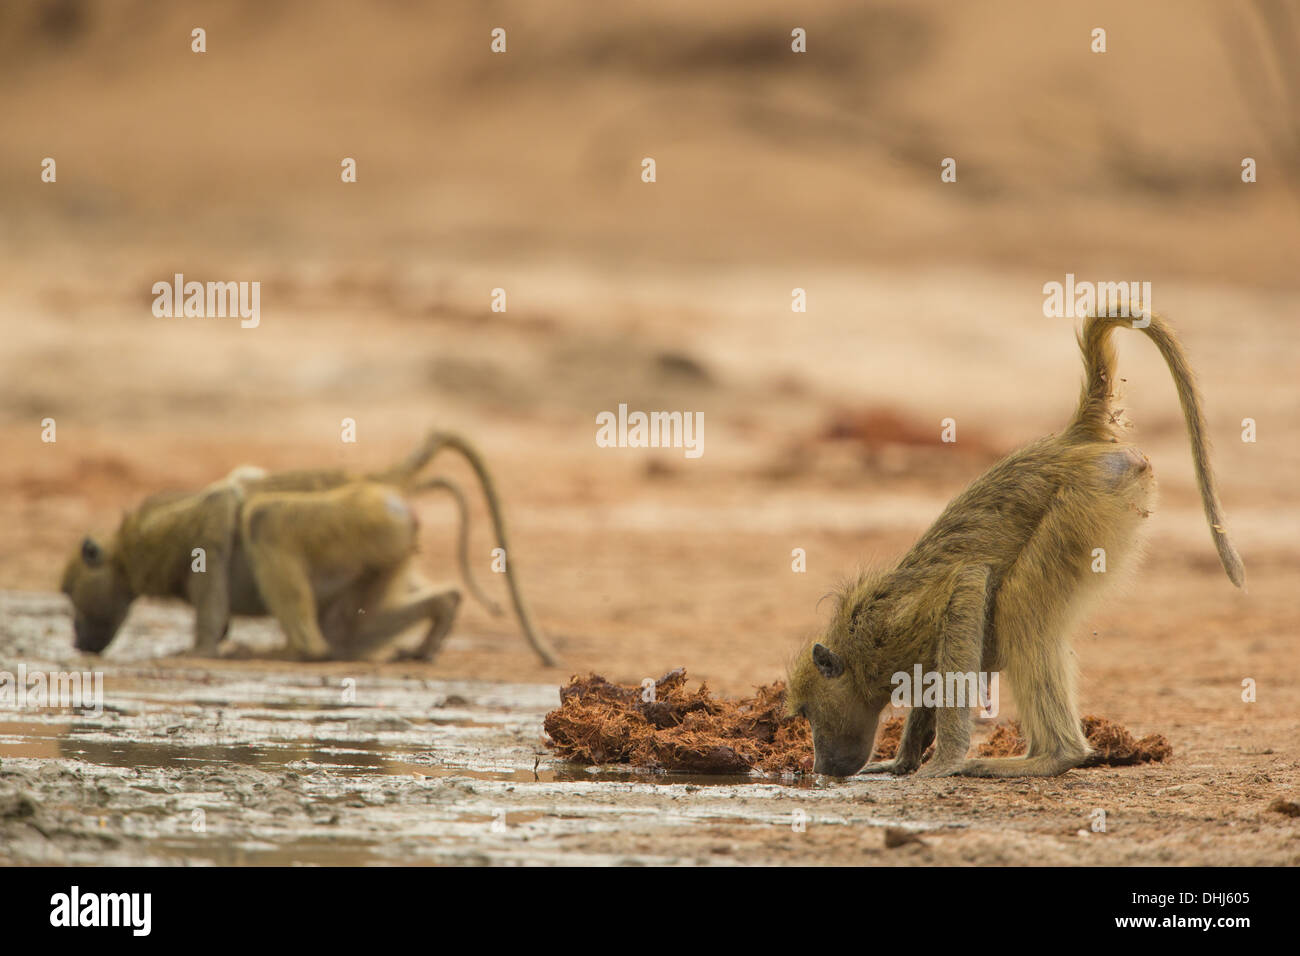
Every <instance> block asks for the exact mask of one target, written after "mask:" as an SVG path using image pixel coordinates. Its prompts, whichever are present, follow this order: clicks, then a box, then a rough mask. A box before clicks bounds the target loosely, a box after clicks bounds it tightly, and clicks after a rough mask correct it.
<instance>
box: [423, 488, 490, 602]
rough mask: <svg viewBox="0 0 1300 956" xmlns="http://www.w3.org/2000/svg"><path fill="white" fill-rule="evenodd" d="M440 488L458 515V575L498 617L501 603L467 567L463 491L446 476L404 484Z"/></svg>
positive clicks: (467, 526)
mask: <svg viewBox="0 0 1300 956" xmlns="http://www.w3.org/2000/svg"><path fill="white" fill-rule="evenodd" d="M435 489H441V490H443V491H447V492H449V493H450V494H451V497H452V499H453V500H454V501H455V502H456V511H457V512H458V513H459V515H460V528H459V531H458V533H457V535H456V560H457V563H459V564H460V576H461V577H462V578H464V579H465V586H466V587H467V588H469V591H470V593H471V594H473V595H474V599H475V600H476V601H478V603H479V604H482V605H483V606H484V607H485V608H487V609H488V611H489V612H490V613H491V614H492V615H493V616H494V617H500V616H501V615H502V614H503V613H505V612H504V611H502V610H501V605H500V604H498V603H497V602H496V601H494V600H492V598H490V597H488V595H487V593H486V592H484V590H483V589H482V588H481V587H479V585H478V581H476V580H475V579H474V575H473V573H472V572H471V571H470V567H469V504H468V503H467V502H466V501H465V493H464V492H463V491H461V490H460V486H459V485H457V484H456V483H455V482H453V481H451V480H450V479H448V478H425V479H424V480H422V481H417V482H415V483H414V484H409V485H407V486H406V490H407V491H408V492H410V493H412V494H413V493H415V492H418V491H433V490H435Z"/></svg>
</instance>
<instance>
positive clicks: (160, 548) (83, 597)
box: [62, 432, 556, 665]
mask: <svg viewBox="0 0 1300 956" xmlns="http://www.w3.org/2000/svg"><path fill="white" fill-rule="evenodd" d="M444 448H451V449H454V450H456V451H459V452H460V453H461V454H462V455H463V456H464V457H465V458H466V460H467V461H468V462H469V464H470V466H471V467H472V468H473V469H474V471H475V473H476V475H477V476H478V479H479V482H480V484H481V485H482V487H483V492H484V496H485V497H486V498H487V504H488V511H489V513H490V514H491V517H492V524H493V529H494V531H495V533H496V539H497V544H498V545H499V547H500V548H501V549H502V551H503V553H504V560H505V562H506V563H505V568H504V570H505V575H504V576H505V579H506V587H507V590H508V591H509V593H510V598H511V602H512V603H513V605H514V608H515V612H516V614H517V615H518V618H519V623H520V625H521V627H522V629H523V631H524V636H525V637H526V638H527V640H528V642H529V644H530V645H531V646H532V648H533V650H534V651H535V652H536V653H537V655H538V657H540V658H541V659H542V661H543V662H544V663H546V664H548V665H553V664H555V663H556V657H555V652H554V651H553V650H552V649H551V647H550V645H549V643H547V641H546V639H545V638H544V637H543V636H542V634H541V632H540V631H539V630H538V628H537V627H536V625H535V624H534V623H533V618H532V614H531V612H530V611H529V609H528V605H527V603H526V602H525V601H524V598H523V593H522V592H521V590H520V588H519V582H518V577H517V573H516V571H515V560H514V555H513V554H510V553H509V545H508V543H507V538H506V528H505V521H504V519H503V517H502V514H501V504H500V499H499V498H498V496H497V491H496V486H495V484H494V482H493V481H492V476H491V474H490V472H489V471H488V469H487V466H486V465H485V463H484V462H483V459H482V457H481V456H480V455H479V453H478V452H477V451H476V450H475V448H474V447H473V446H472V445H471V444H470V443H469V442H467V441H466V440H465V439H464V438H462V437H460V436H458V435H455V434H452V433H449V432H433V433H431V434H430V435H429V436H428V437H427V438H426V439H425V441H424V442H423V443H422V444H421V445H420V447H418V448H417V449H416V450H415V451H414V452H412V453H411V454H410V455H408V456H407V457H406V458H405V459H403V460H402V461H401V462H399V463H398V464H396V465H394V466H392V467H391V468H388V469H386V470H384V471H379V472H372V473H369V474H365V475H359V476H358V475H352V474H349V473H348V472H345V471H342V470H334V469H313V470H301V471H284V472H277V473H271V474H268V473H267V472H264V471H262V470H261V469H258V468H253V467H250V466H243V467H240V468H236V469H235V470H234V471H233V472H231V473H230V474H229V475H227V476H226V477H225V478H223V479H221V480H220V481H217V482H214V483H213V484H211V485H209V486H208V487H206V488H204V489H202V490H201V491H199V492H196V493H192V494H186V493H176V492H168V493H163V494H158V495H154V496H152V497H150V498H148V499H146V500H145V501H144V503H143V504H142V505H141V506H140V507H139V508H137V509H136V510H135V511H133V512H130V513H128V514H126V515H125V516H124V517H123V519H122V522H121V524H120V525H119V527H118V529H117V531H116V533H115V534H114V535H113V537H112V538H111V539H110V540H109V542H108V543H107V544H106V545H101V544H100V543H99V542H97V541H96V540H95V539H94V538H91V537H87V538H85V539H84V540H83V541H82V543H81V546H80V548H79V549H78V551H77V552H76V554H74V555H73V556H72V557H71V558H70V559H69V561H68V564H67V567H66V569H65V571H64V575H63V583H62V590H63V592H64V593H65V594H67V595H68V596H69V597H70V598H71V599H72V603H73V608H74V631H75V646H76V647H77V648H78V649H79V650H83V651H89V652H93V653H99V652H101V651H103V650H104V649H105V648H106V647H107V646H108V645H109V643H110V642H111V641H112V640H113V638H114V636H116V634H117V631H118V629H119V628H120V627H121V625H122V622H123V620H125V618H126V614H127V611H128V610H129V608H130V606H131V602H132V601H134V600H135V598H137V597H140V596H154V597H179V598H182V599H184V600H186V601H188V602H189V603H190V604H192V605H193V606H194V608H195V623H194V638H195V639H194V652H195V653H196V654H199V655H211V654H213V653H215V652H216V649H217V646H218V644H219V643H220V642H221V640H222V639H223V638H224V637H225V635H226V633H227V631H228V629H229V625H230V617H231V615H232V614H245V615H265V614H271V615H274V617H275V618H276V620H277V621H278V622H279V624H280V627H281V629H282V630H283V631H284V634H285V637H286V639H287V641H288V647H289V651H290V652H291V653H293V654H295V655H297V656H299V657H302V658H304V659H309V660H310V659H323V658H336V659H346V660H353V659H362V658H367V657H372V656H376V655H377V654H378V652H379V651H381V650H383V649H384V648H385V647H387V646H389V645H391V644H392V643H393V642H394V641H395V640H397V639H398V638H399V637H401V636H402V634H403V633H404V632H405V631H407V630H408V629H411V628H413V627H414V626H415V625H417V624H420V623H421V622H427V624H428V628H427V631H426V633H425V635H424V638H423V640H422V641H421V643H420V645H419V647H418V648H417V649H416V651H415V652H414V653H415V656H417V657H420V658H423V659H426V660H427V659H431V658H432V657H433V655H434V654H436V653H437V651H438V649H439V647H440V646H441V644H442V641H443V639H444V638H445V637H446V635H447V632H448V631H449V630H450V628H451V625H452V621H453V620H454V618H455V614H456V610H457V608H458V607H459V605H460V592H459V591H458V590H456V589H454V588H448V589H445V590H440V591H439V590H433V589H431V588H429V587H428V586H427V584H426V583H425V582H424V581H423V579H422V578H421V577H420V576H419V575H418V574H417V573H416V571H415V569H414V565H413V556H414V554H415V551H416V543H417V542H416V538H417V522H416V518H415V514H414V512H413V511H412V510H411V508H410V506H409V504H408V503H407V500H406V499H407V497H408V496H410V495H412V494H416V493H418V492H422V491H427V490H434V489H441V490H445V491H448V492H449V493H451V495H452V496H453V498H454V499H455V501H456V503H457V506H458V508H459V510H460V520H461V527H460V533H459V540H458V558H459V562H460V566H461V573H462V575H463V576H464V578H465V581H466V585H467V587H468V588H469V589H470V591H471V592H472V593H474V594H475V595H476V596H477V597H479V598H480V600H482V601H483V602H484V603H485V604H486V605H487V606H488V607H489V609H490V610H492V611H493V613H500V608H499V607H498V606H497V605H495V603H494V602H492V601H491V600H490V599H489V598H488V597H487V596H486V595H485V594H483V592H482V590H481V589H479V587H478V585H477V584H476V583H475V581H474V576H473V575H472V574H471V573H470V568H469V562H468V557H467V554H468V534H469V530H468V510H467V506H466V504H465V498H464V495H463V494H462V493H461V491H460V489H459V488H458V487H457V486H456V485H455V484H454V483H452V482H451V481H449V480H447V479H445V478H422V477H421V472H422V470H423V469H424V468H425V467H426V466H427V465H428V464H429V463H430V462H431V461H432V460H433V458H434V456H435V455H437V454H438V452H440V451H442V450H443V449H444ZM196 549H202V554H201V560H202V562H203V565H204V566H203V567H202V569H201V570H196V566H197V565H196V562H198V561H199V560H200V554H199V552H198V551H197V550H196Z"/></svg>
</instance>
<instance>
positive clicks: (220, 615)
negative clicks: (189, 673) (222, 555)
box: [189, 555, 230, 657]
mask: <svg viewBox="0 0 1300 956" xmlns="http://www.w3.org/2000/svg"><path fill="white" fill-rule="evenodd" d="M216 557H217V556H216V555H213V558H216ZM189 598H190V603H191V604H193V605H194V649H193V651H192V653H193V654H194V655H195V656H197V657H214V656H216V653H217V645H218V644H220V643H221V641H222V639H224V638H225V636H226V631H227V630H228V629H229V628H230V576H229V573H228V571H227V569H226V563H225V561H224V560H222V561H218V562H215V563H214V566H213V567H211V568H209V569H208V570H207V571H204V572H203V573H201V574H200V573H194V574H191V575H190V582H189Z"/></svg>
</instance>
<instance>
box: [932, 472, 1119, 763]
mask: <svg viewBox="0 0 1300 956" xmlns="http://www.w3.org/2000/svg"><path fill="white" fill-rule="evenodd" d="M1105 463H1106V464H1109V463H1110V462H1108V461H1107V462H1105ZM1133 470H1134V471H1135V472H1137V473H1142V472H1143V469H1142V468H1141V467H1140V465H1139V463H1138V462H1136V461H1135V462H1134V463H1133ZM1088 478H1089V476H1087V475H1086V474H1083V475H1081V476H1080V483H1079V486H1078V487H1076V488H1072V489H1065V488H1063V489H1061V490H1059V491H1058V492H1057V494H1056V496H1055V497H1054V499H1053V501H1052V503H1051V504H1050V505H1049V507H1048V509H1047V512H1046V513H1045V514H1044V516H1043V518H1042V520H1041V521H1040V522H1039V524H1038V526H1037V528H1035V530H1034V532H1033V534H1032V535H1030V537H1029V540H1028V541H1027V542H1026V543H1025V547H1024V549H1023V550H1022V551H1021V554H1020V556H1019V557H1018V559H1017V560H1016V563H1015V565H1014V566H1013V567H1012V569H1011V571H1010V572H1009V573H1008V574H1007V576H1006V578H1005V579H1004V580H1003V582H1002V586H1001V588H1000V589H999V592H998V597H997V608H996V613H995V616H994V627H995V629H996V630H997V635H998V636H997V643H998V648H999V651H1000V652H1001V656H1002V660H1003V661H1004V662H1005V665H1006V670H1007V676H1008V677H1009V678H1010V679H1011V686H1012V691H1013V693H1014V695H1015V699H1016V707H1017V710H1018V711H1019V714H1020V726H1021V730H1022V732H1023V734H1024V736H1025V739H1026V740H1027V741H1028V744H1029V749H1028V752H1027V753H1026V754H1025V756H1023V757H996V758H977V759H973V760H967V761H964V762H963V763H962V765H961V767H960V768H959V769H958V770H957V771H956V772H957V773H960V774H962V775H964V776H976V777H1046V776H1054V775H1056V774H1060V773H1064V772H1065V771H1067V770H1069V769H1071V768H1072V767H1077V766H1079V765H1080V764H1082V763H1083V762H1084V761H1085V760H1086V759H1087V758H1088V754H1089V753H1090V752H1091V748H1090V747H1089V746H1088V741H1087V738H1085V737H1084V735H1083V729H1082V727H1081V726H1080V725H1079V706H1078V694H1077V690H1076V684H1077V668H1076V664H1075V659H1074V653H1073V651H1072V650H1071V647H1070V642H1069V633H1068V632H1069V630H1070V627H1071V626H1072V625H1073V624H1074V622H1075V621H1076V620H1077V619H1078V616H1079V613H1080V609H1081V607H1082V606H1083V601H1084V600H1085V598H1086V597H1088V596H1089V595H1091V594H1095V593H1097V592H1098V590H1099V588H1100V586H1101V585H1102V584H1104V580H1103V578H1104V575H1103V574H1101V573H1093V571H1092V565H1091V562H1092V556H1093V554H1094V553H1095V550H1094V549H1102V550H1104V551H1105V552H1106V554H1107V555H1108V556H1109V558H1110V560H1111V562H1112V563H1113V564H1119V563H1120V562H1121V561H1122V560H1123V557H1124V555H1125V553H1126V552H1127V551H1128V550H1129V549H1130V548H1131V546H1132V544H1133V538H1134V534H1135V532H1136V528H1137V524H1138V522H1140V521H1141V515H1140V512H1139V511H1137V510H1135V509H1134V507H1133V505H1132V496H1131V494H1130V492H1131V491H1132V490H1133V489H1132V485H1130V484H1128V483H1124V484H1123V485H1122V487H1120V488H1114V487H1113V486H1112V487H1111V488H1107V489H1106V491H1101V490H1099V487H1098V485H1099V484H1100V482H1090V481H1089V480H1088ZM1084 516H1086V517H1087V520H1085V519H1084Z"/></svg>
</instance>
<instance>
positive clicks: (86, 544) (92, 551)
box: [81, 538, 104, 567]
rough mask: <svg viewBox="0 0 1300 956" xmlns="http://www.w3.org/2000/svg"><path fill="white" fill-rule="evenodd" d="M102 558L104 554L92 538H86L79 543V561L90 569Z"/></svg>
mask: <svg viewBox="0 0 1300 956" xmlns="http://www.w3.org/2000/svg"><path fill="white" fill-rule="evenodd" d="M103 556H104V552H103V551H102V550H100V547H99V545H98V544H97V543H96V542H95V539H94V538H87V539H86V540H84V541H82V542H81V559H82V560H83V561H85V562H86V563H87V564H89V565H90V566H91V567H94V566H95V565H96V564H99V561H100V559H101V558H102V557H103Z"/></svg>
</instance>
